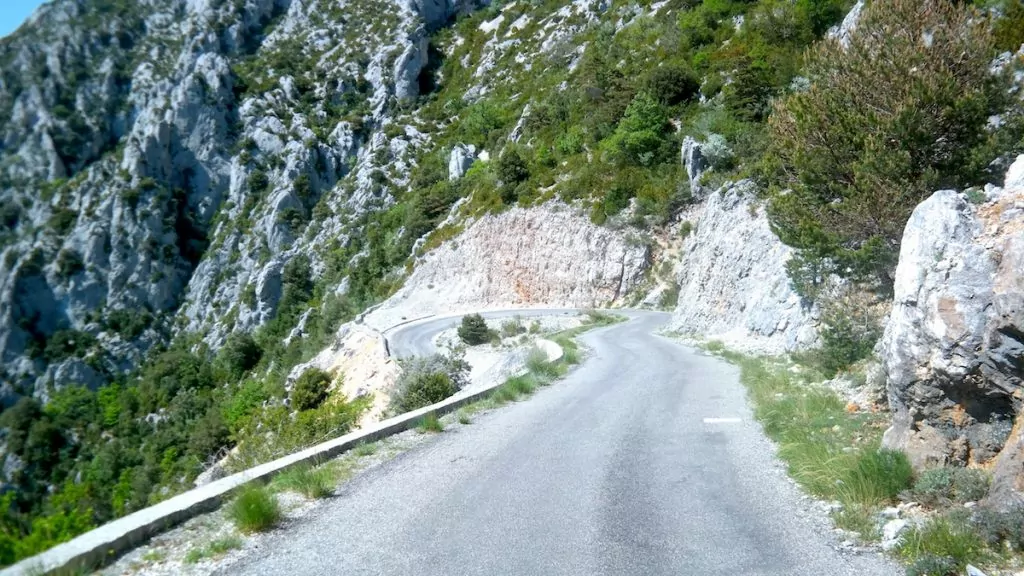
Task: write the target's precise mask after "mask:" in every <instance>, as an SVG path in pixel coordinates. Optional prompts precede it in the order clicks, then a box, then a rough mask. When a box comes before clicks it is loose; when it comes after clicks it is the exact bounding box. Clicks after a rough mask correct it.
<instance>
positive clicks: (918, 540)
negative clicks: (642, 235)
mask: <svg viewBox="0 0 1024 576" xmlns="http://www.w3.org/2000/svg"><path fill="white" fill-rule="evenodd" d="M897 551H898V553H899V555H900V556H901V557H903V558H904V559H906V560H908V561H911V562H914V563H915V564H916V563H918V562H921V561H922V560H923V561H928V560H927V559H929V558H948V559H951V560H952V563H953V565H954V566H955V567H956V569H957V570H963V569H964V567H966V566H967V564H968V563H969V562H978V561H979V560H983V559H985V558H986V556H987V551H986V548H985V542H984V540H983V539H982V537H981V535H979V534H978V532H977V531H976V530H975V529H974V527H973V526H972V525H971V524H970V522H969V521H968V519H967V518H966V517H963V515H961V514H950V515H946V516H939V517H937V518H934V519H932V520H930V521H929V522H928V523H926V524H924V525H922V526H918V527H914V528H911V529H910V530H908V531H907V533H906V534H904V535H903V541H902V543H901V544H900V546H899V547H898V548H897Z"/></svg>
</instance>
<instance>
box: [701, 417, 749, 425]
mask: <svg viewBox="0 0 1024 576" xmlns="http://www.w3.org/2000/svg"><path fill="white" fill-rule="evenodd" d="M740 422H742V420H740V419H739V418H705V419H704V423H705V424H738V423H740Z"/></svg>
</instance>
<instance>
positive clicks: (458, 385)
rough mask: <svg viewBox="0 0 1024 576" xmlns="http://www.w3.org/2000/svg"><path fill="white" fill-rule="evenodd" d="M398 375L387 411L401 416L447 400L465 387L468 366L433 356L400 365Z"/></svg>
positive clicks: (453, 359) (448, 358)
mask: <svg viewBox="0 0 1024 576" xmlns="http://www.w3.org/2000/svg"><path fill="white" fill-rule="evenodd" d="M401 365H402V373H401V375H399V377H398V382H396V383H395V391H394V392H393V393H392V395H391V405H390V408H391V411H392V412H394V413H396V414H402V413H405V412H409V411H411V410H416V409H417V408H422V407H424V406H429V405H431V404H435V403H437V402H440V401H442V400H444V399H445V398H448V397H450V396H452V395H453V394H455V393H456V392H458V391H459V390H461V389H462V388H463V387H464V386H465V385H466V384H467V383H468V374H469V365H468V364H466V362H465V361H464V360H462V359H461V358H456V357H448V356H443V355H441V354H434V355H433V356H428V357H426V358H408V359H403V360H402V361H401Z"/></svg>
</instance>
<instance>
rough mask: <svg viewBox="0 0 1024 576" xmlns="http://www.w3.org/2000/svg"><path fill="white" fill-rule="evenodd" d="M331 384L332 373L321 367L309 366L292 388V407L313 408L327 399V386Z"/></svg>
mask: <svg viewBox="0 0 1024 576" xmlns="http://www.w3.org/2000/svg"><path fill="white" fill-rule="evenodd" d="M330 384H331V375H330V374H328V373H327V372H324V371H323V370H321V369H319V368H309V369H307V370H306V371H305V372H303V373H302V375H301V376H299V379H298V380H296V381H295V386H294V387H293V388H292V408H295V409H296V410H299V411H300V412H301V411H304V410H312V409H314V408H317V407H319V406H320V405H321V404H323V403H324V400H327V387H328V386H330Z"/></svg>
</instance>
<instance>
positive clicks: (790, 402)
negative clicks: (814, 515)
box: [725, 353, 913, 521]
mask: <svg viewBox="0 0 1024 576" xmlns="http://www.w3.org/2000/svg"><path fill="white" fill-rule="evenodd" d="M725 356H726V357H728V358H730V359H731V360H733V361H734V362H736V363H738V364H739V365H740V367H741V379H742V381H743V383H744V384H745V385H746V386H747V389H748V391H749V394H750V398H751V400H752V403H753V406H754V415H755V416H756V417H757V419H758V420H760V421H761V423H762V425H763V426H764V430H765V433H766V434H767V435H768V436H769V437H770V438H771V439H772V440H774V441H776V442H777V443H778V444H779V456H780V457H781V458H782V460H783V461H785V462H786V464H787V465H788V467H789V472H790V474H791V475H792V476H793V478H794V479H795V480H796V481H797V482H798V483H799V484H800V485H801V486H803V487H804V489H805V490H807V491H808V492H810V493H811V494H813V495H815V496H818V497H820V498H825V499H829V500H839V501H840V502H842V503H843V504H844V506H845V507H847V508H850V507H854V508H857V507H861V508H863V507H870V506H876V505H880V504H884V503H888V502H891V501H893V500H894V499H895V498H896V496H897V495H898V494H899V493H900V492H901V491H903V490H906V489H908V488H909V487H910V486H911V483H912V481H913V471H912V469H911V467H910V463H909V461H908V460H907V458H906V456H905V455H904V454H903V453H901V452H896V451H892V450H884V449H880V448H879V445H880V442H881V430H882V429H883V427H884V425H885V422H884V418H882V417H881V416H879V415H876V414H869V413H848V412H847V411H846V403H845V402H843V400H842V399H841V398H840V397H839V396H838V395H836V394H835V393H834V392H832V391H830V390H827V389H824V388H818V387H815V386H812V385H810V384H808V383H807V382H805V381H804V380H803V379H802V378H801V376H799V375H797V374H794V373H793V372H791V371H790V370H789V367H788V366H785V365H782V364H776V363H774V362H773V361H771V360H765V359H755V358H747V357H743V356H740V355H737V354H732V353H726V354H725ZM812 376H816V375H812ZM850 520H851V521H852V520H854V519H853V518H851V519H850Z"/></svg>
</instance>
